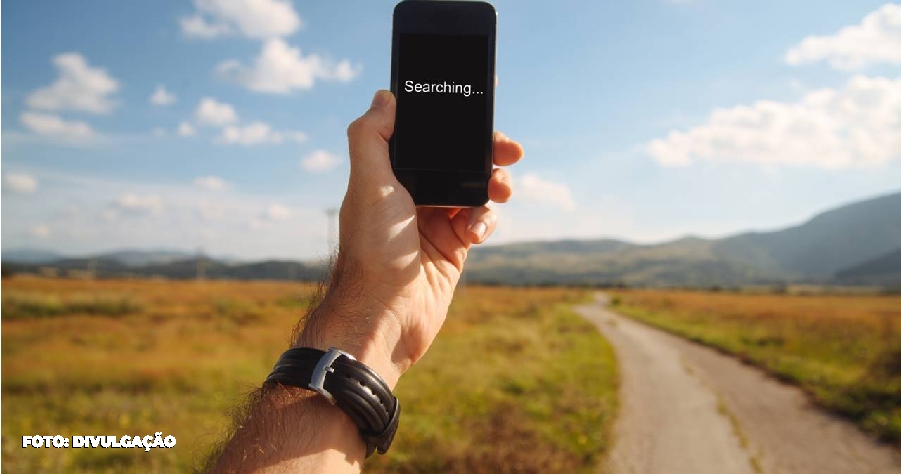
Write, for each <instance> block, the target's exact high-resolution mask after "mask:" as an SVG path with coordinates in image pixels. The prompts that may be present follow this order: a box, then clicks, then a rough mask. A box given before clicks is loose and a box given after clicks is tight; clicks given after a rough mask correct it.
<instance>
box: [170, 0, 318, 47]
mask: <svg viewBox="0 0 901 474" xmlns="http://www.w3.org/2000/svg"><path fill="white" fill-rule="evenodd" d="M194 6H195V7H196V8H197V13H195V14H194V15H192V16H189V17H185V18H182V19H181V28H182V32H183V33H184V34H185V35H187V36H193V37H198V38H204V39H212V38H217V37H220V36H225V35H230V34H235V33H240V34H242V35H244V36H246V37H249V38H258V39H266V38H275V37H282V36H288V35H291V34H293V33H294V32H295V31H297V30H298V29H299V28H300V27H301V20H300V16H299V15H298V14H297V12H296V11H295V10H294V5H293V4H292V3H291V2H290V1H288V0H194Z"/></svg>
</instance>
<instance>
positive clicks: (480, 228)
mask: <svg viewBox="0 0 901 474" xmlns="http://www.w3.org/2000/svg"><path fill="white" fill-rule="evenodd" d="M487 230H488V226H487V225H485V223H484V222H482V221H478V222H476V223H475V224H473V225H471V226H469V231H470V232H472V233H474V234H476V235H477V236H479V238H480V239H481V238H482V237H485V231H487Z"/></svg>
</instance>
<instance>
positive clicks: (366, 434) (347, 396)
mask: <svg viewBox="0 0 901 474" xmlns="http://www.w3.org/2000/svg"><path fill="white" fill-rule="evenodd" d="M271 384H281V385H290V386H293V387H300V388H305V389H308V390H312V391H314V392H317V393H319V394H320V395H322V396H323V397H325V398H326V400H328V401H329V402H331V404H332V405H337V406H338V408H340V409H341V410H343V411H344V413H347V416H349V417H350V419H351V420H353V421H354V423H356V425H357V427H358V428H359V429H360V436H361V437H362V438H363V441H364V442H365V443H366V457H367V458H368V457H369V456H371V455H372V453H373V452H375V451H376V450H378V452H379V454H385V452H387V451H388V447H389V446H391V441H393V440H394V434H395V433H396V432H397V422H398V419H399V418H400V402H398V400H397V398H396V397H395V396H394V394H392V393H391V389H390V388H389V387H388V384H386V383H385V381H384V380H382V378H381V377H379V375H378V374H377V373H376V372H375V371H374V370H372V369H371V368H369V367H368V366H366V364H363V363H362V362H360V361H358V360H357V359H355V358H354V357H353V356H352V355H350V354H348V353H346V352H344V351H341V350H338V349H336V348H334V347H333V348H331V349H329V350H328V351H321V350H319V349H313V348H309V347H295V348H293V349H288V350H287V351H285V352H284V353H283V354H282V355H281V357H279V358H278V362H276V363H275V368H273V369H272V373H271V374H269V377H267V378H266V383H265V385H271Z"/></svg>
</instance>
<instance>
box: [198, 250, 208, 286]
mask: <svg viewBox="0 0 901 474" xmlns="http://www.w3.org/2000/svg"><path fill="white" fill-rule="evenodd" d="M204 279H206V259H204V257H203V247H200V248H198V249H197V281H203V280H204Z"/></svg>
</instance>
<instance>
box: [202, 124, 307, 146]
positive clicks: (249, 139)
mask: <svg viewBox="0 0 901 474" xmlns="http://www.w3.org/2000/svg"><path fill="white" fill-rule="evenodd" d="M306 139H307V136H306V135H305V134H304V133H303V132H277V131H275V130H273V129H272V127H270V126H269V124H267V123H264V122H253V123H251V124H249V125H245V126H236V125H230V126H228V127H225V128H224V129H222V135H221V136H220V137H219V138H218V139H217V140H216V141H217V142H219V143H223V144H226V145H245V146H250V145H262V144H274V143H282V142H283V141H286V140H292V141H296V142H299V143H302V142H304V141H306Z"/></svg>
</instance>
